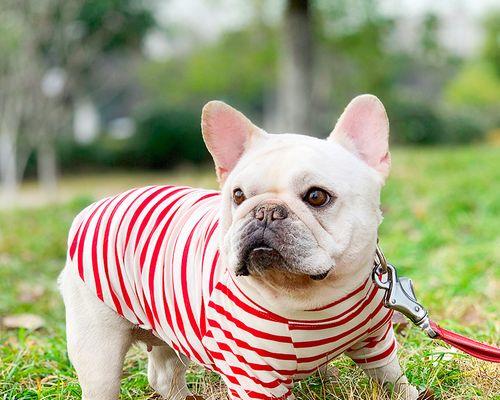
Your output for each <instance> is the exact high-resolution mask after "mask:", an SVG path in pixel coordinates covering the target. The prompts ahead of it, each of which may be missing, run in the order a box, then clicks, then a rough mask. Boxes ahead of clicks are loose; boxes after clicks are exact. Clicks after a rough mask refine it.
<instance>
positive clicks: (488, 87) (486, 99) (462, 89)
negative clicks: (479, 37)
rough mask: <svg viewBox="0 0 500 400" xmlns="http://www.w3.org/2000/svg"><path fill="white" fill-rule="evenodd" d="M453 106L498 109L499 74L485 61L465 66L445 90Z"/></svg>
mask: <svg viewBox="0 0 500 400" xmlns="http://www.w3.org/2000/svg"><path fill="white" fill-rule="evenodd" d="M444 94H445V97H446V99H447V100H448V101H449V102H450V103H451V104H453V105H458V106H472V107H476V108H485V107H486V108H492V109H493V108H495V107H497V108H498V107H500V74H499V73H497V72H496V71H495V66H494V65H493V64H491V63H489V62H487V61H482V62H481V61H479V62H471V63H467V64H465V65H464V66H463V67H462V69H461V70H460V71H459V73H458V74H457V76H455V78H454V79H453V80H452V81H451V82H450V83H449V84H448V86H447V88H446V89H445V93H444Z"/></svg>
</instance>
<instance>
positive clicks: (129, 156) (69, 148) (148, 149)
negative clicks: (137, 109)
mask: <svg viewBox="0 0 500 400" xmlns="http://www.w3.org/2000/svg"><path fill="white" fill-rule="evenodd" d="M136 122H137V129H136V132H135V133H134V135H133V136H132V137H130V138H128V139H116V138H113V137H111V136H109V135H106V134H102V135H101V136H99V138H98V139H97V140H96V141H95V142H93V143H91V144H86V145H83V144H79V143H76V142H75V141H74V139H73V138H68V137H62V138H60V139H59V141H58V143H57V152H58V156H59V164H60V166H61V168H62V170H63V171H75V170H88V169H107V168H117V167H118V168H141V169H167V168H172V167H175V166H177V165H179V164H182V163H190V164H201V163H203V162H205V161H207V160H208V158H209V154H208V151H207V150H206V148H205V144H204V143H203V139H202V136H201V128H200V114H199V112H191V111H189V110H166V109H154V110H149V111H146V112H143V113H142V114H141V115H139V117H138V118H137V120H136Z"/></svg>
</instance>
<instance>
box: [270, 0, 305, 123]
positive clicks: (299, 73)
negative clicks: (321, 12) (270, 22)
mask: <svg viewBox="0 0 500 400" xmlns="http://www.w3.org/2000/svg"><path fill="white" fill-rule="evenodd" d="M313 53H314V49H313V30H312V4H311V1H309V0H288V1H287V3H286V6H285V11H284V15H283V22H282V30H281V49H280V57H279V64H278V69H279V72H278V80H279V85H278V92H277V111H278V121H277V123H276V125H277V126H276V127H275V129H277V130H278V131H283V130H286V131H295V132H309V131H310V128H311V124H310V122H311V121H310V116H311V88H312V72H313Z"/></svg>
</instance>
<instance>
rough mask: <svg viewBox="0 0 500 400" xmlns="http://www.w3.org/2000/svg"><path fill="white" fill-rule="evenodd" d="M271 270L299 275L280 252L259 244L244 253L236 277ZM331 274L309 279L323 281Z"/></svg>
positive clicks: (315, 275)
mask: <svg viewBox="0 0 500 400" xmlns="http://www.w3.org/2000/svg"><path fill="white" fill-rule="evenodd" d="M269 268H279V269H282V270H283V271H286V272H289V273H294V274H297V272H295V271H294V269H293V268H291V267H290V266H289V265H288V264H287V262H286V260H285V258H284V257H283V256H282V255H281V253H280V252H279V251H278V250H276V249H274V248H273V247H270V246H268V245H266V244H259V245H257V246H254V247H252V248H249V249H248V250H247V251H246V252H245V253H244V256H243V257H242V261H241V263H240V265H239V266H238V268H237V269H236V271H235V274H236V276H249V275H251V274H252V273H256V274H259V275H261V274H262V273H263V272H264V271H265V270H267V269H269ZM329 273H330V270H328V271H325V272H321V273H319V274H313V275H309V278H311V279H312V280H314V281H321V280H323V279H325V278H326V277H327V276H328V274H329ZM301 275H304V274H301Z"/></svg>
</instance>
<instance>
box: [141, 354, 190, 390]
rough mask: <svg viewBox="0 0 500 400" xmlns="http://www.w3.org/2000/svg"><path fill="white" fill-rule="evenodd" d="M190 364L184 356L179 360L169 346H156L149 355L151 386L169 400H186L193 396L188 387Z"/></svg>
mask: <svg viewBox="0 0 500 400" xmlns="http://www.w3.org/2000/svg"><path fill="white" fill-rule="evenodd" d="M188 363H189V361H188V360H187V359H186V358H185V357H184V356H181V358H179V357H178V356H177V354H176V353H175V351H174V350H172V349H171V348H170V347H169V346H167V345H164V346H154V347H153V349H152V350H151V351H150V352H149V353H148V380H149V384H150V385H151V387H152V388H153V389H154V390H155V391H156V392H157V393H159V394H160V395H161V396H163V398H165V399H168V400H184V399H185V398H187V397H188V396H192V394H191V392H189V390H188V388H187V386H186V369H187V366H188ZM193 398H194V397H193Z"/></svg>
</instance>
